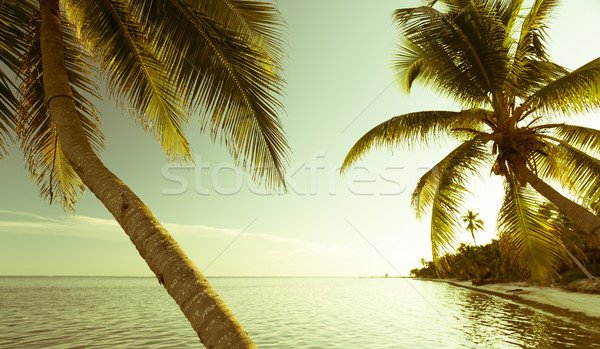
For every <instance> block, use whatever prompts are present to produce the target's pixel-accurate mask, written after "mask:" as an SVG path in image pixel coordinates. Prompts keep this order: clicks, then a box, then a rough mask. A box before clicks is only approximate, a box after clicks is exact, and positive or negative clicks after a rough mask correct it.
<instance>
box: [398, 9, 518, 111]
mask: <svg viewBox="0 0 600 349" xmlns="http://www.w3.org/2000/svg"><path fill="white" fill-rule="evenodd" d="M446 3H447V4H448V3H450V2H446ZM450 5H452V6H450V11H449V12H447V13H442V12H439V11H437V10H435V9H433V8H431V7H427V6H423V7H418V8H408V9H398V10H396V11H395V12H394V20H395V22H396V23H397V24H398V25H400V26H401V30H402V34H403V37H404V38H403V41H401V44H400V46H399V49H398V53H397V54H396V58H395V62H394V65H393V68H394V70H395V72H396V75H397V76H398V77H399V78H402V79H401V81H404V83H403V85H404V86H405V87H410V86H411V85H412V82H413V81H415V80H418V81H420V82H421V83H423V84H425V85H429V86H431V87H434V88H435V89H436V91H437V92H438V93H440V94H442V95H446V96H448V97H452V98H454V99H456V100H458V101H460V102H461V103H464V104H466V105H470V106H480V105H483V104H486V103H487V104H491V100H490V96H489V94H490V92H491V93H492V94H495V93H496V92H497V90H498V89H499V88H500V87H501V86H503V84H504V79H505V77H506V72H507V69H508V67H509V60H508V48H506V47H505V41H506V39H507V31H506V26H505V24H504V23H503V18H502V16H501V15H499V14H498V12H497V9H494V8H493V7H491V6H489V4H487V3H479V2H477V3H474V2H472V1H464V2H452V4H450ZM459 5H462V7H459Z"/></svg>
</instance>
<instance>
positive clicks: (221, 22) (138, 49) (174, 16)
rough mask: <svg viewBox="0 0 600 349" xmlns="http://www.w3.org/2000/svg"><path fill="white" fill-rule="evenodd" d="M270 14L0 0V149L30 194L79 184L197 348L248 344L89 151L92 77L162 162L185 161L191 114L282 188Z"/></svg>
mask: <svg viewBox="0 0 600 349" xmlns="http://www.w3.org/2000/svg"><path fill="white" fill-rule="evenodd" d="M282 23H283V20H282V19H281V18H280V15H279V13H278V12H277V10H276V9H275V8H274V6H272V5H270V4H268V3H264V2H258V1H242V0H202V1H199V0H152V1H149V0H97V1H90V0H61V1H60V2H59V0H40V1H39V3H38V2H37V1H33V0H4V1H0V40H1V44H0V61H1V62H2V63H3V64H4V67H6V68H7V69H6V70H5V69H4V68H3V70H2V71H0V155H2V153H3V150H5V148H4V144H5V142H6V141H7V139H8V138H9V137H11V135H14V134H15V133H16V137H17V139H18V140H19V142H20V144H21V148H22V150H23V152H24V153H25V160H26V163H27V167H28V169H29V171H30V172H31V176H32V177H33V178H34V179H35V182H36V184H38V185H39V187H40V190H41V196H42V197H44V198H46V199H48V200H49V201H50V202H51V203H54V202H57V203H60V204H62V205H63V206H64V207H65V209H66V210H72V209H73V207H74V205H75V204H76V202H77V200H78V199H79V197H80V196H81V193H82V191H83V190H84V188H85V187H87V188H89V189H90V190H91V191H92V192H93V193H94V194H95V195H96V197H97V198H98V199H99V200H100V201H101V202H102V203H103V204H104V205H105V206H106V208H107V209H108V210H109V211H110V213H111V214H112V215H113V216H114V217H115V219H116V220H117V221H118V223H119V224H120V225H121V227H122V228H123V230H124V231H125V233H127V235H129V237H130V239H131V241H132V242H133V243H134V245H135V246H136V248H137V249H138V251H139V253H140V255H141V256H142V258H144V260H145V261H146V263H147V264H148V266H149V267H150V269H151V270H152V272H154V274H155V275H156V277H157V278H158V280H159V282H160V283H161V284H162V285H164V287H165V288H166V290H167V291H168V293H169V294H170V295H171V296H172V297H173V298H174V300H175V301H176V303H177V304H178V305H179V306H180V308H181V310H182V311H183V313H184V314H185V315H186V317H187V318H188V320H189V321H190V323H191V324H192V327H193V328H194V330H195V331H196V332H197V333H198V336H199V337H200V340H201V341H202V342H203V343H204V344H205V345H206V346H207V347H209V348H225V347H227V348H231V347H235V348H250V347H255V345H254V344H253V343H252V340H251V339H250V338H249V336H248V334H247V333H246V331H244V329H243V328H242V326H241V325H240V323H239V321H238V320H237V319H236V317H235V316H234V315H233V314H232V312H231V311H230V310H229V308H228V307H227V305H226V304H225V303H224V302H223V300H222V299H221V298H220V297H219V296H218V295H217V293H216V292H215V291H214V290H213V289H212V287H211V285H210V284H209V283H208V281H207V280H206V278H205V277H204V276H203V275H202V273H201V272H200V270H199V269H198V267H197V266H196V265H195V264H194V263H193V262H192V261H191V260H190V259H189V258H188V257H187V256H186V255H185V253H184V252H183V250H182V249H181V248H180V247H179V245H178V244H177V242H176V241H175V240H174V239H173V237H172V236H171V235H170V234H169V233H168V232H167V230H166V229H165V228H164V227H163V226H162V225H161V224H160V223H159V222H158V220H157V219H156V218H155V217H154V215H153V214H152V212H151V211H150V209H149V208H148V207H147V206H146V205H145V204H144V203H143V202H142V201H141V200H140V198H139V197H138V196H137V195H136V194H135V193H133V192H132V191H131V190H130V189H129V188H128V187H127V186H126V185H125V184H124V183H123V182H122V181H121V180H120V179H119V178H117V177H116V176H115V175H114V174H113V173H112V172H111V171H109V170H108V169H107V168H106V167H105V165H104V164H103V163H102V162H101V160H100V159H99V157H98V152H99V150H100V149H101V148H102V146H103V143H104V139H103V137H102V134H101V132H100V124H99V118H98V115H97V113H96V109H95V107H94V104H93V102H92V100H91V99H89V98H90V97H91V98H93V97H97V96H98V92H97V86H96V84H97V81H99V79H100V78H104V80H105V82H106V86H107V87H108V91H109V92H110V93H111V94H112V95H113V97H116V99H117V101H118V102H119V103H120V104H124V105H125V106H127V107H129V110H130V112H131V114H132V115H133V117H134V118H135V120H136V121H138V123H139V124H140V125H141V126H142V127H143V128H144V129H145V130H147V131H148V132H149V133H151V134H152V135H154V137H156V139H157V140H158V141H159V143H160V144H161V145H162V147H163V148H164V151H165V154H166V156H167V157H168V158H169V159H171V160H173V161H183V162H188V161H191V156H190V154H191V150H190V146H189V143H188V141H187V139H186V138H185V136H184V130H183V127H184V125H185V124H186V123H187V122H188V121H189V120H190V118H191V116H192V115H200V120H201V125H202V130H210V134H211V136H212V137H213V140H220V141H224V142H225V143H226V145H227V148H228V150H229V151H230V152H231V154H232V156H233V158H234V159H235V161H236V162H237V163H238V164H240V165H242V166H243V167H244V168H246V169H248V170H249V171H250V172H251V173H252V175H253V177H254V178H255V179H257V180H261V179H262V180H265V182H266V183H267V185H269V186H270V187H272V188H275V187H279V186H282V185H283V178H284V176H283V172H284V166H285V162H286V161H285V158H286V155H285V154H286V152H287V145H286V140H285V136H284V134H283V130H282V127H281V123H280V121H279V119H278V116H277V113H278V111H279V110H280V107H281V104H280V102H279V101H278V97H279V95H280V93H281V91H282V87H283V80H282V78H281V71H282V65H281V59H282V57H283V51H282V46H283V45H282V41H281V31H282V27H283V25H282ZM15 77H16V78H17V79H16V84H13V82H12V81H13V79H12V78H15ZM15 89H18V92H19V94H18V95H17V94H15ZM132 161H135V159H132Z"/></svg>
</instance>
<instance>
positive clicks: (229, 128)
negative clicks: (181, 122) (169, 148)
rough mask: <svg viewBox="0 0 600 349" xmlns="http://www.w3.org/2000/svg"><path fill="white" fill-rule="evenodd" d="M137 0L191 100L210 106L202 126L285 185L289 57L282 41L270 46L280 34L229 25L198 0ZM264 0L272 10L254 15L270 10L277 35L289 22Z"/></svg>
mask: <svg viewBox="0 0 600 349" xmlns="http://www.w3.org/2000/svg"><path fill="white" fill-rule="evenodd" d="M130 4H131V6H132V8H133V9H134V13H136V14H137V16H138V17H139V18H142V19H143V20H144V22H143V23H142V24H143V25H144V30H147V31H148V33H149V39H150V40H151V41H152V42H153V43H154V44H155V45H156V46H157V50H158V51H159V52H160V59H161V61H162V62H164V63H165V65H166V67H167V69H168V72H169V75H170V76H171V77H172V78H173V79H174V81H175V84H176V85H177V86H186V91H184V93H185V95H186V97H187V100H191V101H194V103H195V104H194V105H198V106H201V107H202V110H203V112H202V115H201V121H202V130H206V129H209V130H210V131H211V135H212V137H213V139H214V140H217V139H218V140H220V141H221V142H224V143H225V145H226V146H227V148H228V150H229V151H230V153H231V154H232V157H233V159H234V161H235V162H236V163H238V164H240V165H241V166H242V167H243V168H245V169H247V170H248V171H249V172H250V173H251V174H252V176H253V178H254V179H257V180H259V181H261V180H263V179H265V180H266V182H267V183H268V184H269V185H271V186H278V185H284V167H285V165H286V162H287V160H286V153H287V151H288V147H287V145H286V139H285V135H284V133H283V130H282V125H281V122H280V120H279V118H278V116H277V114H278V112H279V111H280V110H281V108H282V105H281V103H280V101H279V100H278V97H279V96H280V95H281V94H282V86H283V84H284V80H283V79H282V77H281V76H280V74H279V72H280V70H281V58H282V57H279V56H276V55H274V54H272V52H273V51H277V49H276V48H273V47H271V48H270V49H267V48H265V46H269V45H271V46H272V42H277V39H274V38H263V40H257V39H256V35H258V33H260V31H256V32H255V35H254V36H252V37H249V36H248V35H244V34H243V33H240V32H237V31H236V30H237V29H238V27H239V26H234V27H233V28H232V27H229V26H228V23H227V21H228V20H227V18H229V17H228V16H227V15H226V16H225V17H227V18H225V19H224V18H222V16H221V13H204V12H203V11H202V10H203V9H202V7H201V6H200V7H196V6H194V3H193V2H191V1H184V0H166V1H147V0H143V1H142V0H131V1H130ZM256 6H258V4H256ZM261 6H262V7H261V9H262V13H269V14H270V17H268V16H265V15H261V16H257V17H255V18H253V20H254V21H257V23H258V21H259V20H260V18H263V19H264V18H269V19H268V20H266V21H265V22H264V23H262V24H263V25H264V27H265V28H266V27H268V28H272V29H270V30H271V32H272V36H273V37H277V35H279V29H278V28H280V27H281V23H282V22H281V20H280V18H279V16H278V14H277V12H276V10H275V9H274V7H273V6H272V5H267V4H264V3H261ZM204 10H206V9H204ZM246 10H248V8H246ZM223 20H224V21H225V23H223ZM257 25H258V24H255V27H256V26H257ZM164 33H169V35H168V36H165V34H164ZM263 34H264V33H263Z"/></svg>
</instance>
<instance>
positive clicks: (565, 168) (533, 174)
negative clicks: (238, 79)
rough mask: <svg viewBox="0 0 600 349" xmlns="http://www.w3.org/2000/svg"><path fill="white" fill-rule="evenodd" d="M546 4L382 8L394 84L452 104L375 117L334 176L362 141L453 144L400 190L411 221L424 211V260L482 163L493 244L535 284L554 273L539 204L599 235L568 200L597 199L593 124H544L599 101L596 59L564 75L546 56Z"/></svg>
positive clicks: (443, 243)
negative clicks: (499, 181)
mask: <svg viewBox="0 0 600 349" xmlns="http://www.w3.org/2000/svg"><path fill="white" fill-rule="evenodd" d="M558 3H559V1H558V0H535V1H533V5H532V6H531V8H529V9H527V8H525V7H524V6H523V1H522V0H502V1H498V0H439V1H433V2H430V3H429V5H430V6H421V7H417V8H405V9H398V10H396V11H395V13H394V20H395V22H396V23H397V24H398V25H399V26H400V27H401V30H402V34H403V35H402V41H401V43H400V46H399V49H398V53H397V54H396V56H395V57H396V58H395V61H394V66H393V69H394V71H395V73H396V76H397V78H398V80H399V82H400V83H401V84H402V85H403V86H404V87H405V88H406V89H407V90H408V91H410V88H411V87H412V85H413V83H414V82H420V83H423V84H425V85H426V86H431V87H433V88H434V89H435V90H436V91H437V92H438V93H440V94H441V95H443V96H446V97H449V98H452V99H453V100H455V101H457V102H458V103H460V104H461V105H462V106H463V109H462V110H461V111H442V110H433V111H421V112H414V113H408V114H404V115H400V116H396V117H394V118H392V119H390V120H388V121H386V122H383V123H382V124H380V125H378V126H376V127H374V128H373V129H372V130H371V131H369V132H367V133H366V134H365V135H364V136H363V137H362V138H360V139H359V140H358V142H356V144H355V145H354V146H353V147H352V149H351V150H350V152H349V153H348V155H347V157H346V159H345V161H344V163H343V166H342V171H344V170H347V169H348V168H350V167H352V166H353V165H354V164H355V163H356V162H357V161H358V160H359V159H360V158H362V157H363V156H364V154H365V153H366V152H367V151H369V150H370V149H372V148H380V147H390V148H393V147H396V146H399V145H408V146H409V147H411V146H415V145H416V144H417V143H423V144H430V143H432V142H436V141H440V140H442V139H444V138H450V139H452V140H454V141H456V142H458V144H459V145H458V147H456V148H455V149H454V150H452V151H451V152H450V153H449V154H448V155H447V156H446V157H444V158H443V159H442V160H441V161H440V162H439V163H438V164H437V165H435V166H434V167H433V168H432V169H431V170H430V171H428V172H427V173H425V174H424V175H423V176H422V177H421V179H420V180H419V182H418V184H417V188H416V189H415V191H414V193H413V196H412V206H413V208H414V209H415V210H416V213H417V217H419V218H421V217H423V216H424V215H425V214H429V213H430V214H431V240H432V250H433V257H434V260H437V259H439V257H440V256H442V255H443V253H444V252H446V251H448V250H449V249H450V248H452V246H453V245H454V244H455V242H456V231H458V228H459V226H460V223H459V221H458V213H459V212H460V211H461V208H462V205H463V204H464V202H465V199H466V196H467V194H468V193H469V190H468V188H467V185H468V182H469V180H470V178H471V176H474V175H475V176H476V175H479V174H480V173H486V172H490V170H491V171H492V172H493V173H494V174H496V175H500V176H502V177H503V178H504V188H505V197H504V202H503V205H502V208H501V210H500V214H499V216H498V219H499V222H498V223H499V225H498V226H499V230H500V234H501V238H502V239H503V241H505V242H506V243H505V244H503V245H505V246H507V247H509V249H510V251H509V253H510V257H511V260H512V261H513V263H514V264H515V265H516V266H519V267H520V268H524V270H525V271H527V272H528V274H529V275H531V276H532V277H534V278H535V279H538V280H548V279H550V278H552V276H553V275H556V273H557V268H558V265H559V255H560V253H561V247H560V243H559V242H558V237H557V236H555V234H553V233H552V229H551V227H550V226H549V224H548V222H546V221H545V220H544V219H543V218H542V217H541V216H540V215H539V214H538V208H539V205H540V203H543V202H545V201H550V202H552V203H554V204H555V205H556V206H557V207H558V208H559V209H560V210H561V211H562V212H564V213H565V214H566V215H567V216H569V217H570V218H571V219H572V220H573V221H574V222H575V223H576V224H577V225H578V226H579V227H580V228H581V230H583V231H584V232H585V233H587V234H589V235H591V236H594V237H595V238H598V237H599V236H600V235H599V233H600V219H598V217H597V216H596V215H594V214H593V213H592V212H590V211H589V210H587V209H586V208H584V207H583V206H582V205H580V203H581V204H584V205H585V204H587V203H590V202H595V201H597V199H598V198H600V190H599V189H600V160H599V159H598V158H597V156H598V155H599V154H600V131H599V130H596V129H592V128H586V127H580V126H573V125H568V124H565V123H563V122H560V121H558V122H557V121H556V120H557V119H558V120H560V119H561V118H564V117H566V116H574V115H575V114H578V113H581V112H588V111H593V110H598V109H599V108H600V98H599V96H600V93H599V92H600V58H598V59H594V60H592V61H591V62H589V63H587V64H584V65H583V66H581V67H580V68H577V69H575V70H572V71H571V70H569V69H567V68H565V67H563V66H561V65H559V64H556V63H554V62H552V61H551V60H550V58H549V57H548V53H547V50H546V46H545V44H546V42H547V38H546V32H547V25H548V20H549V18H550V16H551V14H552V13H553V11H554V10H555V8H556V7H557V5H558ZM434 4H435V5H436V6H440V7H439V8H434V7H433V6H434ZM547 182H552V183H560V184H561V185H562V186H563V187H564V188H566V189H567V191H568V192H569V194H572V197H573V198H577V200H579V202H574V201H573V200H570V199H569V198H567V197H565V196H564V195H563V194H561V193H560V192H558V191H557V190H555V189H554V188H553V187H551V186H550V185H548V184H547ZM540 194H541V195H540Z"/></svg>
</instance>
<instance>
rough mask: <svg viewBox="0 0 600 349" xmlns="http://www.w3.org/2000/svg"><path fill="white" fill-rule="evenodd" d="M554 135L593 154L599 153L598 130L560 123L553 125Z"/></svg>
mask: <svg viewBox="0 0 600 349" xmlns="http://www.w3.org/2000/svg"><path fill="white" fill-rule="evenodd" d="M552 130H553V131H554V132H555V135H556V137H558V138H559V139H561V140H563V141H564V142H565V143H567V144H570V145H572V146H575V147H577V148H578V149H580V150H582V151H583V152H586V153H590V154H592V155H593V156H599V155H600V130H596V129H593V128H589V127H583V126H575V125H567V124H562V125H558V126H556V127H553V128H552Z"/></svg>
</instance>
